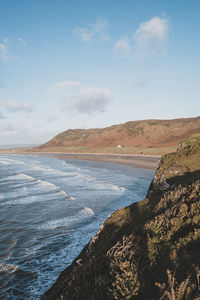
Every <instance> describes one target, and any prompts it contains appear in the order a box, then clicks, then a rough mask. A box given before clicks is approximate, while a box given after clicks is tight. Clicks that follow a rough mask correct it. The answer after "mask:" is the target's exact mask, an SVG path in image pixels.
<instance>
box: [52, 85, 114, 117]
mask: <svg viewBox="0 0 200 300" xmlns="http://www.w3.org/2000/svg"><path fill="white" fill-rule="evenodd" d="M49 90H50V92H53V93H54V95H56V97H57V99H58V100H59V102H60V104H61V110H62V111H68V112H71V111H75V112H78V113H80V114H88V115H90V114H98V113H101V112H104V111H105V110H106V107H107V105H108V104H109V102H110V101H111V99H112V95H111V92H110V90H108V89H104V88H96V87H90V86H86V85H83V84H81V83H80V82H78V81H63V82H57V83H56V84H54V85H53V86H51V87H50V89H49Z"/></svg>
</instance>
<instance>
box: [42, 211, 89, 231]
mask: <svg viewBox="0 0 200 300" xmlns="http://www.w3.org/2000/svg"><path fill="white" fill-rule="evenodd" d="M91 216H94V211H93V210H92V209H91V208H89V207H84V208H83V209H82V210H81V211H79V213H78V214H77V215H75V216H68V217H65V218H62V219H57V220H54V221H49V222H46V223H44V224H42V225H41V226H39V227H38V228H39V229H56V228H59V227H66V226H68V225H70V224H72V223H76V222H80V221H81V220H83V219H85V218H88V217H91Z"/></svg>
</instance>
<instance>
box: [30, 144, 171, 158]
mask: <svg viewBox="0 0 200 300" xmlns="http://www.w3.org/2000/svg"><path fill="white" fill-rule="evenodd" d="M175 150H176V147H163V148H138V147H133V146H126V147H122V148H117V147H104V148H90V147H85V146H73V147H46V148H39V149H37V148H32V149H28V151H31V152H44V153H50V152H52V153H56V152H57V153H77V154H84V153H87V154H89V153H90V154H119V155H155V156H156V155H158V156H160V155H162V154H164V153H170V152H173V151H175Z"/></svg>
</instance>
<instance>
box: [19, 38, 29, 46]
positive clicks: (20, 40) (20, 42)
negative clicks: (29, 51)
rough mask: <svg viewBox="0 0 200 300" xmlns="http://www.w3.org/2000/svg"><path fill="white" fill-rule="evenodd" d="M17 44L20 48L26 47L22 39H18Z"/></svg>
mask: <svg viewBox="0 0 200 300" xmlns="http://www.w3.org/2000/svg"><path fill="white" fill-rule="evenodd" d="M18 43H19V45H20V46H21V47H26V46H27V42H26V41H25V40H24V39H22V38H18Z"/></svg>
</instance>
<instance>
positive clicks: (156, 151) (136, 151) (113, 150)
mask: <svg viewBox="0 0 200 300" xmlns="http://www.w3.org/2000/svg"><path fill="white" fill-rule="evenodd" d="M84 138H86V137H83V139H84ZM174 150H176V147H163V148H138V147H133V146H127V147H122V148H117V147H104V148H89V147H86V146H73V147H60V146H57V147H48V148H41V149H36V150H35V149H31V151H35V152H38V151H39V152H53V153H55V152H61V153H101V154H102V153H103V154H121V155H129V154H130V155H162V154H163V153H169V152H172V151H174Z"/></svg>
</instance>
